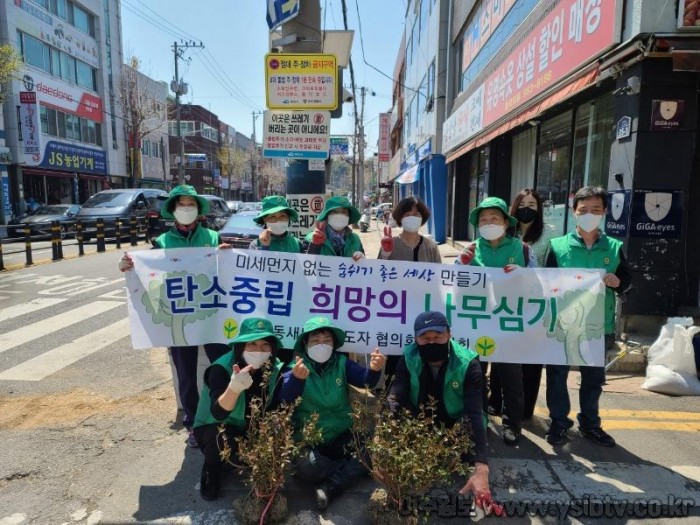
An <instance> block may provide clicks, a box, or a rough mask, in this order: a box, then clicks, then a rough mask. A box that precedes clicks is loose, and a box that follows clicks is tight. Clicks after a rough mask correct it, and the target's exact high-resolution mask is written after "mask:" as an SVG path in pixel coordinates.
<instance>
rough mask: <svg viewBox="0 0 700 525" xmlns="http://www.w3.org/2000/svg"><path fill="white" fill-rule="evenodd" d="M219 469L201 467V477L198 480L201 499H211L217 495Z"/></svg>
mask: <svg viewBox="0 0 700 525" xmlns="http://www.w3.org/2000/svg"><path fill="white" fill-rule="evenodd" d="M220 472H221V471H220V470H219V469H215V468H211V467H207V466H206V465H204V466H203V467H202V477H201V479H200V480H199V494H200V495H201V496H202V499H205V500H207V501H213V500H215V499H217V498H218V497H219V474H220Z"/></svg>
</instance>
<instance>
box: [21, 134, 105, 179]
mask: <svg viewBox="0 0 700 525" xmlns="http://www.w3.org/2000/svg"><path fill="white" fill-rule="evenodd" d="M27 164H28V165H33V166H41V167H42V168H49V169H52V170H60V171H73V172H79V173H88V174H94V175H107V156H106V155H105V152H104V150H101V149H92V148H84V147H82V146H75V145H73V144H65V143H63V142H57V141H55V140H51V141H49V142H48V144H46V148H45V149H44V155H43V158H42V160H41V162H40V163H29V162H27Z"/></svg>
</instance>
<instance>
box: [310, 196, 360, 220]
mask: <svg viewBox="0 0 700 525" xmlns="http://www.w3.org/2000/svg"><path fill="white" fill-rule="evenodd" d="M338 208H345V209H347V210H348V211H349V212H350V224H355V223H356V222H357V221H359V220H360V216H361V215H360V212H359V211H358V210H357V208H355V206H353V205H352V204H350V201H349V200H348V199H347V198H345V197H331V198H330V199H328V200H327V201H326V203H325V204H324V205H323V211H322V212H321V214H320V215H319V216H318V217H316V222H320V221H325V220H326V217H327V216H328V213H329V212H330V211H332V210H335V209H338Z"/></svg>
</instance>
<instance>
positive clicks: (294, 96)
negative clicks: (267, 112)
mask: <svg viewBox="0 0 700 525" xmlns="http://www.w3.org/2000/svg"><path fill="white" fill-rule="evenodd" d="M337 77H338V65H337V60H336V57H335V55H328V54H320V53H319V54H300V53H286V54H285V53H268V54H267V55H265V94H266V100H267V107H268V108H269V109H284V110H292V109H307V110H308V109H325V110H333V109H336V108H337V107H338V78H337Z"/></svg>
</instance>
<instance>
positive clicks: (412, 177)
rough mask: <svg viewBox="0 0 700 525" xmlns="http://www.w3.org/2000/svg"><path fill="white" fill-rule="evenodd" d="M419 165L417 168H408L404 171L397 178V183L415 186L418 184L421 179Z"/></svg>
mask: <svg viewBox="0 0 700 525" xmlns="http://www.w3.org/2000/svg"><path fill="white" fill-rule="evenodd" d="M418 166H419V165H418V164H416V165H415V166H411V167H410V168H408V169H407V170H406V171H404V172H403V173H402V174H401V175H399V176H398V177H396V181H395V182H398V183H399V184H413V183H414V182H416V181H417V180H418V179H420V171H418Z"/></svg>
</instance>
